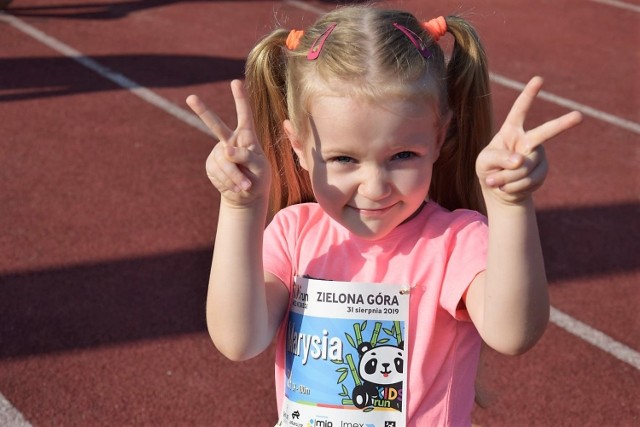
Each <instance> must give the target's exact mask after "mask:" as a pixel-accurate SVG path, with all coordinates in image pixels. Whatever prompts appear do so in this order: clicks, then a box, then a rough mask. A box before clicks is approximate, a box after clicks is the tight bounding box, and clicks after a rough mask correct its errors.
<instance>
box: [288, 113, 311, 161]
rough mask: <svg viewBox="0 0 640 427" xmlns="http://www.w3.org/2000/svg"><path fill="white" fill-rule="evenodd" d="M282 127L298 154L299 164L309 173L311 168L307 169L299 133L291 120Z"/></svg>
mask: <svg viewBox="0 0 640 427" xmlns="http://www.w3.org/2000/svg"><path fill="white" fill-rule="evenodd" d="M282 126H283V127H284V133H286V134H287V138H288V139H289V142H291V148H293V151H294V152H295V153H296V156H298V162H299V163H300V166H302V168H303V169H304V170H306V171H308V170H309V168H308V167H307V160H306V158H305V156H304V150H303V149H302V141H301V140H300V137H299V136H298V132H296V130H295V129H294V128H293V124H292V123H291V121H290V120H289V119H287V120H285V121H284V122H283V124H282Z"/></svg>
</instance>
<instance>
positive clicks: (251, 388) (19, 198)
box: [0, 0, 640, 426]
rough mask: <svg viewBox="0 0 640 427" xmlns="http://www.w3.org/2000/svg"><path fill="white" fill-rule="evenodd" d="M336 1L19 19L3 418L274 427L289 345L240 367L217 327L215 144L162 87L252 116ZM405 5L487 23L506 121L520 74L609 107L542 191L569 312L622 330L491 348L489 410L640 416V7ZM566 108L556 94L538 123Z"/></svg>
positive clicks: (106, 7) (8, 144)
mask: <svg viewBox="0 0 640 427" xmlns="http://www.w3.org/2000/svg"><path fill="white" fill-rule="evenodd" d="M335 3H338V2H331V1H315V2H295V1H289V2H287V1H182V2H178V1H170V0H164V1H143V0H140V1H127V0H120V1H95V2H77V1H73V0H59V1H57V2H51V1H36V0H25V1H14V2H13V3H12V4H11V6H10V8H9V9H8V11H7V12H6V14H4V15H2V16H1V17H0V29H1V34H2V37H1V39H0V40H1V41H0V118H1V119H0V225H1V226H2V228H1V229H2V232H0V316H1V317H0V424H2V423H3V422H5V423H8V425H20V424H21V423H27V422H28V423H31V424H32V425H35V426H147V425H148V426H182V425H197V426H204V425H207V426H236V425H237V426H271V425H273V423H274V422H275V420H276V412H275V397H274V393H273V390H272V385H273V371H272V366H271V365H272V359H271V357H272V354H271V352H269V353H267V354H264V355H262V356H260V357H258V358H256V359H254V360H251V361H249V362H245V363H241V364H235V363H231V362H229V361H226V360H225V359H224V358H223V357H222V356H220V355H219V353H217V351H216V350H215V349H214V347H213V345H212V344H211V342H210V340H209V338H208V336H207V333H206V330H205V324H204V298H205V292H206V281H207V276H208V268H209V261H210V254H211V250H212V246H213V237H214V235H215V224H216V212H217V203H218V198H217V195H216V194H215V191H214V189H213V188H212V187H211V185H210V184H209V182H208V180H207V178H206V176H205V174H204V166H203V165H204V160H205V158H206V156H207V154H208V151H209V150H210V148H211V146H212V141H211V140H210V139H209V137H208V136H207V135H205V134H204V133H203V132H202V131H201V130H199V129H198V128H196V127H194V126H191V125H189V124H188V123H186V122H185V121H184V120H183V119H181V118H180V117H181V116H180V117H176V116H174V115H171V114H168V113H167V111H165V110H163V109H161V108H160V107H159V106H158V105H156V104H152V103H150V102H149V101H148V100H145V99H143V98H141V97H140V96H146V95H145V94H147V92H145V88H146V89H149V90H151V91H153V94H156V95H158V96H159V98H158V99H161V100H165V101H168V103H172V104H175V105H176V106H178V107H179V108H181V109H184V108H185V105H184V99H185V98H186V96H187V95H188V94H190V93H194V92H195V93H199V94H202V95H203V96H204V97H205V98H206V99H207V100H208V103H209V104H210V105H211V106H212V107H213V108H215V110H216V111H218V112H219V113H220V115H221V116H222V117H223V118H224V119H226V120H228V121H229V122H232V123H233V121H234V113H233V109H232V100H231V96H230V93H229V90H228V82H229V80H230V79H232V78H235V77H241V76H242V70H243V64H244V58H245V56H246V54H247V52H248V50H249V49H250V48H251V46H252V45H253V44H254V43H255V41H256V40H257V39H258V38H259V37H260V36H262V35H263V34H265V33H266V32H267V31H269V30H270V29H271V28H273V26H274V22H275V20H274V16H277V17H278V19H279V22H280V23H282V25H284V26H286V27H291V28H292V27H297V28H301V27H304V26H305V25H306V24H308V23H309V22H311V21H312V20H314V19H315V18H316V16H317V11H318V10H327V9H329V8H331V7H334V5H335ZM387 3H389V4H391V5H399V6H401V7H403V8H406V9H409V10H412V11H414V12H415V13H416V14H417V15H418V16H422V17H425V18H430V17H433V16H437V15H440V14H451V13H459V14H463V15H464V16H465V17H467V18H468V19H470V20H471V21H472V22H473V23H474V24H475V25H476V26H477V27H478V29H479V31H480V33H481V35H482V37H483V40H484V42H485V45H486V48H487V51H488V54H489V57H490V61H491V62H490V67H491V70H492V72H493V73H495V74H494V77H495V79H494V84H493V96H494V102H495V105H496V117H497V118H498V120H500V119H501V118H503V117H504V116H505V114H506V112H507V111H508V108H509V107H510V105H511V103H512V102H513V100H514V99H515V97H516V95H517V92H516V91H515V90H514V89H512V88H509V87H508V86H505V82H504V81H503V80H501V78H502V77H504V78H506V79H509V80H507V82H508V81H515V82H526V81H527V80H528V79H529V78H530V77H531V76H532V75H534V74H540V75H542V76H544V77H545V87H544V89H545V90H546V91H547V92H548V93H550V94H553V95H556V96H557V97H560V98H561V99H565V100H571V101H573V102H576V103H579V104H580V105H584V106H587V107H590V108H592V109H595V110H596V111H595V112H593V111H592V110H589V113H590V114H591V113H593V114H591V115H587V117H586V120H585V122H584V123H583V124H582V125H581V126H580V127H579V128H577V129H576V130H574V131H572V132H571V133H570V134H567V135H564V136H562V137H561V138H558V140H556V141H552V142H551V143H549V144H548V145H547V153H548V157H549V159H550V163H551V167H552V171H551V174H550V176H549V178H548V180H547V184H546V185H545V187H544V188H543V189H542V190H541V191H540V192H539V194H538V196H537V199H536V202H537V205H538V207H539V220H540V228H541V233H542V238H543V245H544V250H545V257H546V263H547V269H548V275H549V278H550V281H551V296H552V304H553V306H554V308H555V309H557V310H559V312H560V313H565V314H567V315H569V316H570V319H574V320H576V321H579V322H583V323H584V324H586V325H589V326H590V327H591V328H594V329H593V330H596V331H600V332H601V333H602V334H604V335H602V336H604V337H606V338H607V339H608V340H609V341H605V342H604V344H603V347H604V349H601V348H598V347H596V346H594V345H593V344H591V343H589V342H587V341H585V338H584V337H583V338H581V337H579V336H577V335H576V334H575V331H574V333H571V332H569V331H567V330H565V329H563V328H561V327H559V326H557V325H556V324H552V325H550V327H549V329H548V331H547V333H546V335H545V336H544V338H543V339H542V341H541V342H540V344H539V345H538V346H537V347H536V348H534V349H533V350H532V351H531V352H529V353H527V354H526V355H524V356H521V357H517V358H507V357H503V356H499V355H496V354H494V353H491V352H487V353H486V355H485V358H484V359H483V362H482V367H483V384H484V386H485V388H486V393H487V395H488V396H489V397H490V406H489V408H488V409H479V408H478V409H476V411H475V412H474V419H475V420H476V422H477V423H479V424H481V425H483V426H503V425H504V426H514V425H518V426H565V425H567V426H573V425H576V426H578V425H580V426H587V425H593V426H627V425H628V426H631V425H639V424H640V399H639V398H638V395H639V390H640V371H639V369H640V367H639V365H637V364H636V365H634V364H633V360H636V359H634V357H635V358H637V357H638V351H639V350H640V314H639V313H640V310H638V307H640V292H639V290H638V285H639V282H640V281H639V278H640V274H639V272H640V268H639V262H638V261H639V259H638V254H639V253H640V250H639V249H640V248H639V243H638V242H639V241H640V224H639V223H638V218H639V215H638V214H639V213H640V209H639V201H638V196H639V195H640V191H639V190H640V186H639V184H640V180H639V175H638V164H639V163H638V160H639V154H640V148H639V147H640V145H639V142H640V141H639V138H638V133H639V132H640V131H639V130H638V128H640V125H638V123H639V122H640V108H639V107H640V105H639V101H638V100H639V99H640V96H639V95H640V93H639V89H638V83H637V81H638V79H637V76H638V75H639V71H640V70H639V68H640V51H638V49H637V44H638V43H637V42H638V28H640V26H639V25H638V24H639V23H640V22H639V15H638V9H639V6H638V2H637V1H635V3H633V2H630V1H627V2H624V3H622V2H616V1H609V2H607V1H604V2H598V1H587V0H567V1H564V2H553V1H540V2H535V3H534V2H510V1H507V0H495V1H473V2H471V1H466V2H465V1H463V2H460V1H450V0H443V1H440V2H438V3H437V4H432V5H428V4H426V3H425V2H420V1H389V2H387ZM625 4H626V5H630V8H629V7H628V8H624V9H623V8H621V7H620V6H621V5H625ZM634 7H635V9H633V8H634ZM14 18H15V19H14ZM16 19H17V20H16ZM20 23H25V24H27V25H28V26H29V27H27V28H35V29H36V30H39V31H40V32H41V33H39V34H41V35H43V36H44V38H43V37H41V38H40V39H37V38H34V37H36V36H34V35H33V34H31V35H30V34H27V33H25V31H28V30H25V29H24V27H23V30H20V29H18V26H19V25H20ZM57 42H59V43H62V44H63V48H64V46H66V47H70V48H72V49H74V50H75V51H77V52H79V53H81V54H83V55H85V57H82V58H80V59H78V58H75V59H72V58H69V57H68V56H65V55H64V54H63V53H62V52H60V49H61V48H60V45H59V44H57V45H56V43H57ZM52 43H53V44H52ZM56 46H57V47H56ZM63 50H64V49H63ZM67 53H68V54H69V52H67ZM85 58H88V60H89V63H87V60H86V59H85ZM83 61H84V65H83V64H82V63H81V62H83ZM87 64H89V65H87ZM92 64H94V65H95V64H100V65H102V66H103V67H106V68H108V69H109V70H111V71H113V72H116V73H119V75H121V76H125V77H126V78H127V79H128V80H123V79H122V78H120V80H118V81H119V82H120V84H117V83H114V82H113V81H111V80H109V79H107V78H105V77H104V76H103V75H100V74H98V73H96V72H95V71H93V70H91V69H90V68H87V66H91V65H92ZM94 68H95V67H94ZM103 71H104V69H103ZM112 77H113V76H112ZM116 80H117V79H116ZM123 85H124V86H127V85H128V86H129V87H131V86H132V87H133V90H129V89H125V88H123V87H122V86H123ZM141 93H142V95H141ZM566 111H567V108H566V107H565V106H563V104H562V101H558V100H557V99H555V98H554V99H553V100H544V99H541V100H538V102H537V104H536V105H535V108H534V110H533V112H532V114H531V116H530V123H531V125H532V126H533V125H535V124H537V123H541V122H542V121H544V120H546V119H549V118H551V117H553V116H556V115H559V114H562V113H564V112H566ZM574 325H575V323H574ZM578 325H579V324H578ZM570 329H571V327H570ZM593 330H590V331H592V332H593ZM589 336H590V335H589V334H587V338H588V337H589ZM592 337H593V336H592ZM597 337H601V336H599V335H597ZM629 351H630V352H629ZM625 355H626V356H625ZM625 357H626V358H627V361H624V360H621V359H625ZM2 396H4V397H3V398H2ZM3 402H4V403H3ZM9 405H10V406H9ZM16 414H18V415H16ZM19 414H21V416H19ZM3 417H4V418H3ZM11 417H13V418H11ZM10 418H11V419H12V420H13V421H10V422H9V421H6V420H9V419H10ZM21 420H23V421H21Z"/></svg>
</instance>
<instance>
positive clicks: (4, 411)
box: [0, 393, 32, 427]
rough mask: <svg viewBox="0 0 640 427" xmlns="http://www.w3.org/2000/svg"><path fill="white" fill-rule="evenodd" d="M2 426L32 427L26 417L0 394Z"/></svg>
mask: <svg viewBox="0 0 640 427" xmlns="http://www.w3.org/2000/svg"><path fill="white" fill-rule="evenodd" d="M0 426H3V427H32V426H31V424H30V423H29V422H28V421H27V420H26V419H25V418H24V415H22V414H21V413H20V411H18V410H17V409H16V408H14V407H13V406H12V405H11V403H9V401H8V400H7V399H6V398H5V397H4V396H3V395H2V393H0Z"/></svg>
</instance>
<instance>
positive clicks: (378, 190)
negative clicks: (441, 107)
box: [284, 96, 444, 240]
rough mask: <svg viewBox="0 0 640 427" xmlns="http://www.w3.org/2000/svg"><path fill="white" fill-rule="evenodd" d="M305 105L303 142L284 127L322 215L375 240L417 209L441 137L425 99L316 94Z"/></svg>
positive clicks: (432, 107)
mask: <svg viewBox="0 0 640 427" xmlns="http://www.w3.org/2000/svg"><path fill="white" fill-rule="evenodd" d="M310 107H311V108H310V118H309V120H310V131H309V132H308V134H309V135H308V136H307V137H306V138H302V139H301V138H298V135H297V134H296V132H295V131H294V129H293V127H292V125H291V123H290V122H289V121H285V124H284V125H285V130H286V132H287V134H288V136H289V139H290V140H291V142H292V145H293V148H294V150H295V152H296V153H297V155H298V158H299V160H300V164H301V166H302V167H303V168H304V169H306V170H307V171H308V172H309V175H310V177H311V184H312V186H313V191H314V194H315V196H316V199H317V201H318V203H319V204H320V206H322V208H323V209H324V210H325V211H326V212H327V214H329V215H330V216H331V217H332V218H333V219H335V220H336V221H338V222H339V223H340V224H342V225H343V226H344V227H346V228H347V229H349V230H350V231H351V232H353V233H354V234H356V235H358V236H360V237H363V238H366V239H369V240H376V239H380V238H382V237H384V236H386V235H387V234H388V233H389V232H390V231H392V230H393V229H394V228H396V227H397V226H398V225H400V224H401V223H402V222H404V221H405V220H407V219H408V218H409V217H410V216H411V215H413V214H414V213H416V212H417V211H418V209H419V208H420V206H421V205H422V203H423V202H424V201H425V200H426V198H427V194H428V192H429V185H430V183H431V172H432V168H433V163H434V162H435V161H436V159H437V158H438V154H439V152H440V146H441V144H442V141H443V139H444V131H440V130H439V129H441V128H444V127H440V126H437V123H438V121H437V118H436V113H435V111H436V106H435V105H434V104H433V103H432V102H425V103H422V104H417V103H414V102H409V101H391V102H388V103H386V104H385V105H383V106H378V105H374V104H373V103H369V102H366V101H359V100H357V99H353V98H348V97H343V96H319V97H317V98H315V99H314V100H313V101H312V103H311V106H310Z"/></svg>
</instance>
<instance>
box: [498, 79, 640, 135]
mask: <svg viewBox="0 0 640 427" xmlns="http://www.w3.org/2000/svg"><path fill="white" fill-rule="evenodd" d="M489 79H491V81H492V82H494V83H497V84H499V85H500V86H504V87H507V88H510V89H514V90H517V91H518V92H521V91H522V89H524V86H525V84H524V83H521V82H518V81H516V80H512V79H510V78H507V77H504V76H501V75H499V74H495V73H489ZM538 98H540V99H544V100H545V101H548V102H551V103H552V104H556V105H559V106H561V107H565V108H568V109H570V110H577V111H580V112H581V113H582V114H584V115H586V116H590V117H593V118H594V119H598V120H601V121H603V122H607V123H609V124H612V125H614V126H618V127H621V128H623V129H626V130H629V131H631V132H635V133H640V123H636V122H633V121H631V120H626V119H623V118H620V117H618V116H614V115H613V114H609V113H605V112H604V111H600V110H596V109H595V108H591V107H589V106H587V105H584V104H580V103H578V102H575V101H571V100H570V99H567V98H562V97H560V96H558V95H554V94H552V93H549V92H546V91H544V90H541V91H540V92H539V93H538Z"/></svg>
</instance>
